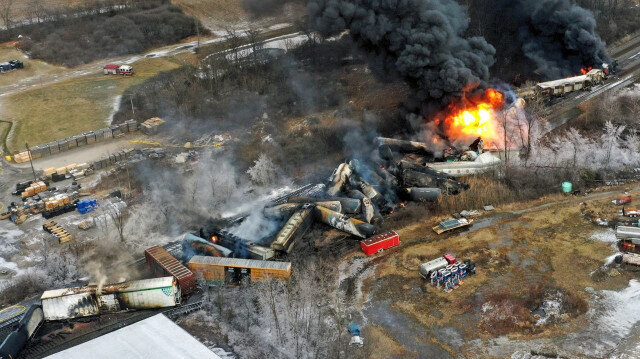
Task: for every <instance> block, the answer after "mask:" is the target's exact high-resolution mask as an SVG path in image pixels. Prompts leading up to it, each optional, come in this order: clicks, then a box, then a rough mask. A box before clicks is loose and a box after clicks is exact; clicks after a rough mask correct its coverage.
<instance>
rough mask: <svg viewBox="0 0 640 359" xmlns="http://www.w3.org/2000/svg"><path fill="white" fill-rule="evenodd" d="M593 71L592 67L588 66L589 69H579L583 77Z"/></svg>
mask: <svg viewBox="0 0 640 359" xmlns="http://www.w3.org/2000/svg"><path fill="white" fill-rule="evenodd" d="M591 70H593V67H591V66H589V67H583V68H581V69H580V73H581V74H583V75H586V74H587V73H588V72H589V71H591Z"/></svg>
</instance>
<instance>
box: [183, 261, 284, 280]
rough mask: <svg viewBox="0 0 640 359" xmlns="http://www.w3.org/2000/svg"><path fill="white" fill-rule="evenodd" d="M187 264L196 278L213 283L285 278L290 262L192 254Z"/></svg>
mask: <svg viewBox="0 0 640 359" xmlns="http://www.w3.org/2000/svg"><path fill="white" fill-rule="evenodd" d="M188 265H189V269H191V270H192V271H193V272H194V273H195V274H196V276H197V277H198V278H202V279H204V281H205V282H206V283H207V284H213V285H215V284H232V285H233V284H240V283H241V282H242V281H243V280H249V281H251V282H254V281H260V280H266V279H268V278H280V279H287V278H289V277H290V276H291V263H290V262H275V261H261V260H255V259H240V258H223V257H209V256H193V258H191V260H190V261H189V264H188Z"/></svg>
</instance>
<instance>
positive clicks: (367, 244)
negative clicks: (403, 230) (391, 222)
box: [360, 231, 400, 256]
mask: <svg viewBox="0 0 640 359" xmlns="http://www.w3.org/2000/svg"><path fill="white" fill-rule="evenodd" d="M399 244H400V236H399V235H398V233H396V232H395V231H391V232H387V233H381V234H377V235H375V236H373V237H370V238H368V239H365V240H362V241H360V248H362V251H363V252H364V253H365V254H366V255H369V256H370V255H372V254H375V253H378V252H382V251H383V250H385V249H388V248H391V247H394V246H397V245H399Z"/></svg>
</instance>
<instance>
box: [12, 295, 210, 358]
mask: <svg viewBox="0 0 640 359" xmlns="http://www.w3.org/2000/svg"><path fill="white" fill-rule="evenodd" d="M203 303H204V301H202V300H200V301H197V302H194V303H190V304H185V305H182V306H179V307H174V308H165V309H160V310H144V311H137V312H131V313H132V314H131V316H129V317H127V318H125V319H123V320H114V319H113V318H106V317H98V318H97V320H96V321H94V322H93V323H92V324H93V325H91V326H87V327H85V328H82V329H79V330H75V331H74V332H73V338H70V339H68V338H67V337H68V336H67V335H64V334H58V335H56V337H55V338H54V339H52V340H50V341H39V342H37V343H34V344H33V345H29V346H27V348H25V350H23V351H22V352H21V353H20V355H19V356H18V358H23V359H26V358H43V357H46V356H49V355H51V354H54V353H57V352H59V351H62V350H65V349H67V348H70V347H73V346H75V345H78V344H81V343H84V342H86V341H88V340H91V339H93V338H97V337H99V336H101V335H104V334H107V333H110V332H113V331H115V330H118V329H120V328H124V327H126V326H128V325H131V324H134V323H137V322H139V321H141V320H144V319H147V318H149V317H152V316H154V315H156V314H164V315H166V316H167V317H169V318H171V319H175V318H176V317H178V316H181V315H186V314H189V313H193V312H195V311H197V310H199V309H200V308H202V305H203Z"/></svg>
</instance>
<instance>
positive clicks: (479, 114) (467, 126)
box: [444, 89, 504, 141]
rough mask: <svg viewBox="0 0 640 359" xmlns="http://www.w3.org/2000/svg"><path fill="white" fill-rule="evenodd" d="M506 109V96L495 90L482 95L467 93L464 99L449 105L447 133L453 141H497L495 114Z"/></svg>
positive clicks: (445, 124) (488, 90)
mask: <svg viewBox="0 0 640 359" xmlns="http://www.w3.org/2000/svg"><path fill="white" fill-rule="evenodd" d="M503 107H504V95H503V94H502V93H501V92H499V91H497V90H494V89H487V90H486V91H484V93H481V94H477V93H476V94H469V93H467V92H465V93H464V94H463V96H462V98H461V99H460V100H458V101H456V102H453V103H451V104H450V105H449V109H448V111H447V115H446V117H445V120H444V127H445V133H446V135H447V137H449V139H451V140H454V141H455V140H457V139H459V138H463V139H469V140H470V139H472V138H476V137H482V139H483V140H485V141H491V140H497V139H498V132H497V123H496V121H495V112H496V111H500V110H501V109H502V108H503Z"/></svg>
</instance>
